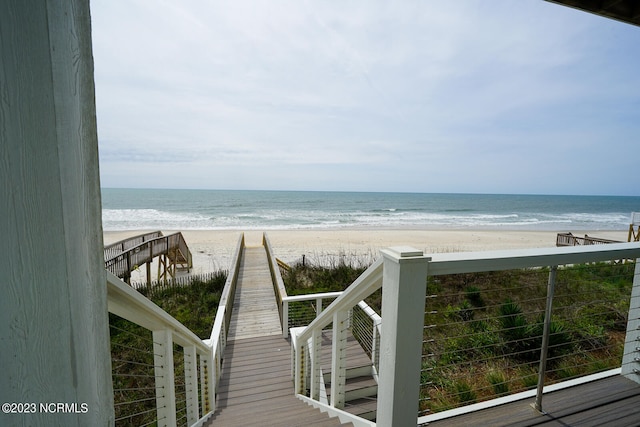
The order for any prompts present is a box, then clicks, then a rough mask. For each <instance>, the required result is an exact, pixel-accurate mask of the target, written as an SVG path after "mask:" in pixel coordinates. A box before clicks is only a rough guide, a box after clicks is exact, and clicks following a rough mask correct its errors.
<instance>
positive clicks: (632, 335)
mask: <svg viewBox="0 0 640 427" xmlns="http://www.w3.org/2000/svg"><path fill="white" fill-rule="evenodd" d="M622 375H624V376H625V377H626V378H628V379H630V380H632V381H634V382H636V383H639V384H640V258H639V259H636V266H635V270H634V275H633V287H632V288H631V301H630V303H629V316H628V320H627V337H626V339H625V343H624V353H623V356H622Z"/></svg>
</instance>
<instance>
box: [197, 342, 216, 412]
mask: <svg viewBox="0 0 640 427" xmlns="http://www.w3.org/2000/svg"><path fill="white" fill-rule="evenodd" d="M212 353H213V349H212ZM213 363H214V362H213V355H211V354H209V355H201V356H200V400H201V402H200V404H201V405H202V413H203V414H208V413H209V412H211V411H213V410H214V409H215V401H214V394H213V391H214V388H215V379H214V375H213V373H212V372H213V371H212V369H211V365H213Z"/></svg>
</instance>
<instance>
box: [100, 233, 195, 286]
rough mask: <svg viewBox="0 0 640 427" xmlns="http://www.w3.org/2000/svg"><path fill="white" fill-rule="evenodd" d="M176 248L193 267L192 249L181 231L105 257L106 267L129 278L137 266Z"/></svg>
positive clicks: (121, 276)
mask: <svg viewBox="0 0 640 427" xmlns="http://www.w3.org/2000/svg"><path fill="white" fill-rule="evenodd" d="M175 250H178V251H179V252H180V253H181V254H182V256H184V258H185V260H186V262H187V265H188V267H189V268H191V267H192V261H191V260H192V257H191V251H190V250H189V247H188V246H187V243H186V241H185V239H184V236H183V235H182V233H180V232H177V233H173V234H169V235H167V236H161V237H156V238H153V239H150V240H146V241H144V242H143V243H140V244H138V245H136V246H133V247H130V248H128V249H127V250H126V251H124V252H121V253H119V254H117V255H115V256H114V257H112V258H109V259H105V263H104V264H105V268H106V269H107V270H109V271H111V272H112V273H113V274H115V275H116V276H118V277H120V278H128V277H129V276H130V274H131V271H132V270H134V269H135V267H138V266H141V265H143V264H146V263H148V262H151V261H152V260H153V259H154V258H155V257H157V256H160V255H168V254H169V253H170V252H171V251H175ZM174 256H175V255H174Z"/></svg>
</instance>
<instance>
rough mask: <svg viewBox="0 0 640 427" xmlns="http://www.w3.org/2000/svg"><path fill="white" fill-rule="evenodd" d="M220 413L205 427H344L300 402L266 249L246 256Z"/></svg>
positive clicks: (253, 249)
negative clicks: (294, 384) (283, 336)
mask: <svg viewBox="0 0 640 427" xmlns="http://www.w3.org/2000/svg"><path fill="white" fill-rule="evenodd" d="M216 408H217V410H216V413H215V415H214V416H213V417H212V418H211V419H210V420H209V421H208V422H207V423H206V424H205V426H216V427H217V426H265V425H270V426H316V427H320V426H341V425H343V424H342V423H340V421H339V420H338V419H337V418H330V417H329V416H328V415H327V414H324V413H321V412H320V411H319V410H317V409H315V408H313V407H311V406H309V405H307V404H306V403H304V402H302V401H301V400H299V399H298V398H296V397H295V394H294V389H293V380H292V379H291V346H290V344H289V341H288V340H285V339H284V338H282V329H281V326H280V317H279V315H278V308H277V305H276V298H275V294H274V290H273V285H272V283H271V274H270V272H269V265H268V261H267V255H266V252H265V248H264V247H263V246H258V247H247V248H245V250H244V253H243V254H242V260H241V267H240V272H239V275H238V284H237V289H236V296H235V299H234V304H233V313H232V316H231V322H230V325H229V335H228V342H227V346H226V348H225V351H224V362H223V367H222V378H221V380H220V383H219V385H218V401H217V403H216ZM347 425H351V424H347Z"/></svg>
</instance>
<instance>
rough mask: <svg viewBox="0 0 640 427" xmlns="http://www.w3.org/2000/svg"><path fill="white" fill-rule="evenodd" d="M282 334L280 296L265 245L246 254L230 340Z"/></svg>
mask: <svg viewBox="0 0 640 427" xmlns="http://www.w3.org/2000/svg"><path fill="white" fill-rule="evenodd" d="M269 335H282V327H281V326H280V316H279V314H278V306H277V303H276V296H275V293H274V290H273V284H272V282H271V272H270V270H269V262H268V260H267V252H266V250H265V248H264V246H254V247H246V248H245V249H244V252H243V254H242V260H241V263H240V272H239V274H238V285H237V288H236V296H235V299H234V301H233V312H232V314H231V323H230V324H229V336H228V338H227V339H228V340H230V341H232V340H237V339H245V338H257V337H264V336H269Z"/></svg>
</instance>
